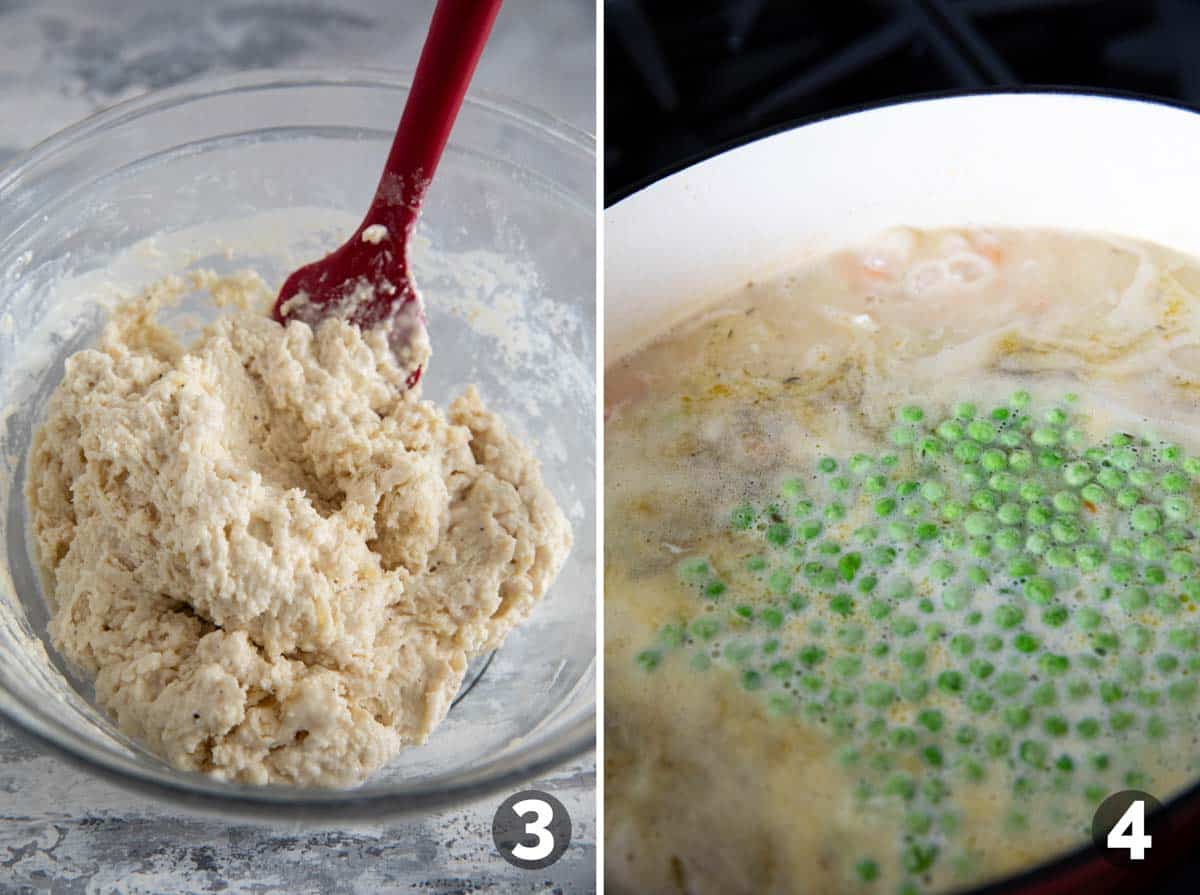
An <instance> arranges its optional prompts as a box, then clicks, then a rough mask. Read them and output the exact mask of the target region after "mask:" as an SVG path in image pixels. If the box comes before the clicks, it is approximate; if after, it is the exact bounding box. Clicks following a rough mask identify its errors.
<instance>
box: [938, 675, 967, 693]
mask: <svg viewBox="0 0 1200 895" xmlns="http://www.w3.org/2000/svg"><path fill="white" fill-rule="evenodd" d="M963 684H964V680H963V676H962V673H961V672H958V671H950V670H947V671H943V672H942V673H941V674H939V675H938V677H937V685H938V689H939V690H942V691H943V692H945V693H961V692H962V689H963Z"/></svg>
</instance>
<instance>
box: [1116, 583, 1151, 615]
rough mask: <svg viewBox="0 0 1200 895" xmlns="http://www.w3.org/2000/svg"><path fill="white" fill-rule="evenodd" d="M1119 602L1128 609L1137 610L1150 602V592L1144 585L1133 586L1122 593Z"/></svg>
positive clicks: (1130, 610)
mask: <svg viewBox="0 0 1200 895" xmlns="http://www.w3.org/2000/svg"><path fill="white" fill-rule="evenodd" d="M1119 602H1120V604H1121V606H1122V608H1124V609H1125V610H1126V611H1128V612H1137V611H1138V610H1141V609H1145V608H1146V607H1147V606H1148V605H1149V604H1150V594H1149V593H1147V592H1146V589H1145V588H1143V587H1131V588H1128V589H1127V590H1126V591H1125V592H1124V593H1123V594H1121V596H1120V599H1119Z"/></svg>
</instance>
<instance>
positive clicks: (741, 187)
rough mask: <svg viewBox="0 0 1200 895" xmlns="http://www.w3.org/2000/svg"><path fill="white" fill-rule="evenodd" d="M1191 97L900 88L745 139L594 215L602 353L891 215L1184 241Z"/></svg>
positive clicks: (1194, 232)
mask: <svg viewBox="0 0 1200 895" xmlns="http://www.w3.org/2000/svg"><path fill="white" fill-rule="evenodd" d="M1198 168H1200V115H1198V114H1195V113H1192V112H1188V111H1186V110H1183V109H1179V108H1175V107H1171V106H1166V105H1160V104H1157V103H1149V102H1139V101H1135V100H1127V99H1117V98H1112V97H1103V96H1089V95H1081V94H1052V93H1040V94H1039V93H1016V94H988V95H980V96H965V97H956V98H950V99H935V100H926V101H919V102H911V103H904V104H900V105H894V106H888V107H884V108H879V109H872V110H869V111H865V112H858V113H855V114H851V115H846V116H843V117H840V118H833V119H829V120H825V121H821V122H818V123H815V124H811V125H807V126H804V127H800V128H797V129H795V130H792V131H788V132H785V133H781V134H778V135H775V136H772V137H768V138H765V139H762V140H759V141H757V142H755V143H751V144H749V145H747V146H744V147H741V148H739V149H737V150H734V151H732V152H728V153H725V154H724V155H720V156H717V157H715V158H712V159H709V160H708V161H705V162H703V163H701V164H698V165H695V166H693V167H691V168H688V169H687V170H685V171H682V172H680V173H678V174H675V175H673V176H671V177H668V178H666V179H664V180H662V181H659V182H658V183H655V184H654V185H653V186H650V187H648V188H647V189H645V190H642V191H641V192H639V193H637V194H635V195H633V196H631V197H630V198H628V199H626V200H625V201H623V202H621V203H619V204H617V205H615V206H613V207H612V208H610V209H609V210H608V211H607V213H606V216H605V228H606V236H605V240H606V250H605V281H606V285H605V298H606V313H605V351H606V355H605V356H606V358H608V360H609V362H611V361H613V360H615V359H617V358H619V357H621V356H622V355H624V354H626V353H628V352H629V351H632V350H634V349H636V348H637V347H639V346H640V345H642V344H644V343H645V342H646V341H647V340H649V339H651V338H653V337H654V336H655V335H657V334H658V333H660V332H661V331H662V330H663V329H664V328H665V327H667V326H669V325H671V324H672V323H674V322H676V321H678V320H679V319H680V318H681V317H683V316H686V315H687V314H689V313H691V312H692V311H694V310H695V309H696V308H697V307H698V306H700V305H702V304H704V303H706V302H708V301H711V300H714V299H718V298H720V297H721V296H722V295H723V294H725V293H727V292H729V291H730V290H732V289H734V288H735V287H737V286H739V285H741V284H743V283H745V282H746V281H747V280H751V279H761V278H763V277H764V276H768V275H770V274H772V273H774V272H776V271H779V270H781V269H786V268H789V267H794V266H797V265H799V264H802V263H804V262H805V261H806V260H808V259H810V258H812V257H813V256H814V255H818V254H821V253H823V252H826V251H829V250H830V249H833V248H836V247H838V246H841V245H845V244H847V243H854V242H856V241H859V240H862V239H864V238H866V237H868V236H870V235H871V234H873V233H875V232H878V231H880V230H883V229H885V228H887V227H891V226H914V227H947V226H952V227H960V226H1008V227H1052V228H1060V229H1061V228H1070V229H1077V230H1090V231H1101V232H1110V233H1119V234H1121V235H1125V236H1130V237H1136V238H1138V239H1143V240H1149V241H1152V242H1157V243H1161V244H1163V245H1166V246H1169V247H1172V248H1176V249H1180V250H1182V251H1186V252H1191V253H1200V170H1198Z"/></svg>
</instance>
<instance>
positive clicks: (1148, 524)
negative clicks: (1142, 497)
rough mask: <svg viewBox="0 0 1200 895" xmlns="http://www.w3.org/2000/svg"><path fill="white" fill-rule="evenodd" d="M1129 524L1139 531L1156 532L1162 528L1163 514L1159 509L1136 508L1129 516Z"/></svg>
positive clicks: (1148, 507) (1150, 507)
mask: <svg viewBox="0 0 1200 895" xmlns="http://www.w3.org/2000/svg"><path fill="white" fill-rule="evenodd" d="M1129 524H1130V525H1131V526H1133V527H1134V528H1135V529H1136V530H1137V531H1142V532H1147V533H1151V532H1156V531H1158V530H1159V528H1161V527H1162V512H1161V511H1160V510H1159V509H1158V508H1157V507H1152V506H1144V505H1143V506H1139V507H1135V508H1134V510H1133V512H1132V513H1130V514H1129Z"/></svg>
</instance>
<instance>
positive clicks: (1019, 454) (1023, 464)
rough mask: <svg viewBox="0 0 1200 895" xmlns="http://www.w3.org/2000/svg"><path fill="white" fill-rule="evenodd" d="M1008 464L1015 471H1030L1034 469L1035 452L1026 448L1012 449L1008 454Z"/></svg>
mask: <svg viewBox="0 0 1200 895" xmlns="http://www.w3.org/2000/svg"><path fill="white" fill-rule="evenodd" d="M1005 434H1008V433H1005ZM1014 434H1015V433H1014ZM1018 437H1019V436H1018ZM1008 465H1009V468H1011V469H1012V470H1013V471H1014V472H1028V471H1029V470H1031V469H1033V454H1031V453H1030V452H1029V451H1026V450H1015V451H1012V452H1011V453H1009V455H1008ZM1022 487H1024V486H1022Z"/></svg>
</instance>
